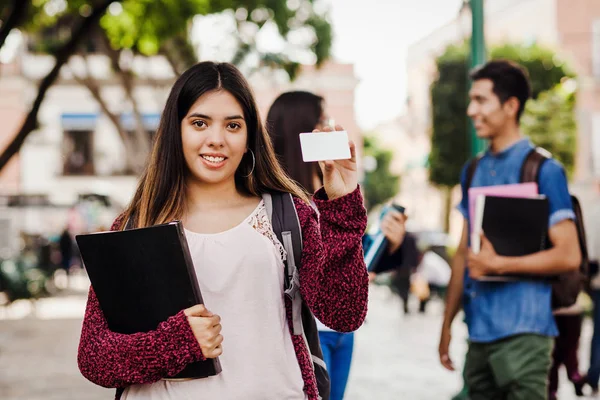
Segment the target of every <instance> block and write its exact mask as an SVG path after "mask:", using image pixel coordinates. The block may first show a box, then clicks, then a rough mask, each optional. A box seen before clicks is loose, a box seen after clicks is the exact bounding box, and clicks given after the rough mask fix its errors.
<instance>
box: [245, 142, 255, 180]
mask: <svg viewBox="0 0 600 400" xmlns="http://www.w3.org/2000/svg"><path fill="white" fill-rule="evenodd" d="M248 150H250V154H251V155H252V169H251V170H250V173H249V174H248V175H242V177H244V178H248V177H250V175H252V173H253V172H254V168H255V167H256V157H254V152H253V151H252V149H248Z"/></svg>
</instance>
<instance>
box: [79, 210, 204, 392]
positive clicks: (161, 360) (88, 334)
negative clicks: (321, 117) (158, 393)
mask: <svg viewBox="0 0 600 400" xmlns="http://www.w3.org/2000/svg"><path fill="white" fill-rule="evenodd" d="M121 223H122V217H119V218H117V219H116V220H115V222H114V223H113V226H112V228H111V230H117V229H118V228H119V226H120V225H121ZM203 359H204V356H203V355H202V351H201V349H200V345H199V344H198V341H197V340H196V338H195V336H194V333H193V332H192V329H191V328H190V325H189V323H188V319H187V317H186V316H185V314H184V312H183V311H181V312H179V313H178V314H177V315H174V316H172V317H171V318H169V319H168V320H167V321H165V322H162V323H161V324H160V325H159V326H158V327H157V329H156V330H154V331H151V332H146V333H136V334H132V335H125V334H121V333H115V332H112V331H110V330H109V329H108V323H107V322H106V318H105V317H104V314H103V313H102V310H101V309H100V304H99V303H98V299H97V298H96V295H95V293H94V290H93V288H90V292H89V295H88V301H87V307H86V310H85V317H84V319H83V328H82V331H81V339H80V342H79V352H78V355H77V362H78V364H79V370H80V371H81V373H82V375H83V376H85V377H86V378H87V379H89V380H90V381H92V382H94V383H96V384H98V385H101V386H104V387H116V388H119V387H125V386H128V385H131V384H139V383H152V382H156V381H158V380H160V379H161V378H164V377H167V376H172V375H175V374H177V373H178V372H180V371H181V370H183V368H184V367H185V366H186V365H187V364H188V363H191V362H194V361H198V360H203Z"/></svg>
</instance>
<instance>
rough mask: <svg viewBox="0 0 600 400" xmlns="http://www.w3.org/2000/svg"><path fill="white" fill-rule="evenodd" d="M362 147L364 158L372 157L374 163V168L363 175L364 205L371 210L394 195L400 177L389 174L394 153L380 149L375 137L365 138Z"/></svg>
mask: <svg viewBox="0 0 600 400" xmlns="http://www.w3.org/2000/svg"><path fill="white" fill-rule="evenodd" d="M363 146H364V148H363V152H364V155H365V157H372V159H374V160H375V161H376V165H375V168H374V169H373V170H372V171H367V172H366V173H365V178H364V182H363V186H364V193H365V203H366V206H367V209H369V210H371V209H372V208H373V207H376V206H377V205H379V204H383V203H385V202H386V201H387V200H389V199H391V198H392V197H394V196H395V195H396V193H397V192H398V187H399V184H400V177H399V176H397V175H394V174H392V173H391V172H390V165H391V163H392V159H393V157H394V153H393V152H392V151H391V150H388V149H385V148H383V147H381V145H380V144H379V142H378V140H377V138H376V137H375V136H373V135H371V136H365V138H364V142H363ZM374 164H375V163H374Z"/></svg>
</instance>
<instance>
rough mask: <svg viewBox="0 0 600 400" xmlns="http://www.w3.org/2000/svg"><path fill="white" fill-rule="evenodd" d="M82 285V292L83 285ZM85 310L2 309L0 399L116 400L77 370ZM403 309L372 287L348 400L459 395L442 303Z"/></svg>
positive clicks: (66, 299)
mask: <svg viewBox="0 0 600 400" xmlns="http://www.w3.org/2000/svg"><path fill="white" fill-rule="evenodd" d="M78 285H79V286H78V288H79V289H83V288H84V287H85V282H79V284H78ZM84 306H85V297H84V296H83V294H82V292H81V291H73V290H71V291H69V292H66V293H64V294H63V295H61V296H60V297H56V298H51V299H45V300H43V301H40V302H39V304H38V306H37V307H36V310H35V312H32V310H31V308H30V306H29V304H28V303H26V302H20V303H17V304H15V305H13V306H12V307H10V308H9V309H6V308H5V309H0V399H3V400H17V399H18V400H37V399H39V400H42V399H44V400H59V399H60V400H66V399H78V400H79V399H82V400H104V399H112V397H113V391H112V390H109V389H103V388H100V387H97V386H95V385H93V384H91V383H89V382H87V381H86V380H85V379H84V378H82V377H81V376H80V375H79V372H78V370H77V365H76V353H77V344H78V340H79V332H80V328H81V315H82V313H83V310H84ZM412 306H413V308H415V307H416V304H412ZM400 309H401V308H400V304H399V301H398V300H397V298H395V297H393V296H391V295H390V294H389V292H388V291H387V289H386V288H384V287H373V288H372V291H371V296H370V311H369V315H368V317H367V323H366V325H365V326H363V327H362V328H361V329H360V330H359V331H358V333H357V334H356V345H355V354H354V356H355V357H354V363H353V366H352V370H351V375H350V382H349V385H348V390H347V396H346V400H387V399H390V400H392V399H405V400H431V399H436V400H438V399H439V400H444V399H449V398H450V397H451V396H452V395H453V394H454V393H455V392H456V391H458V390H459V389H460V386H461V382H460V376H459V374H458V373H454V374H453V373H449V372H447V371H445V370H443V369H442V368H441V367H440V366H439V364H438V362H437V355H436V348H437V338H438V334H439V325H440V315H441V304H440V303H439V302H437V303H435V302H434V303H432V304H431V306H430V308H429V309H428V310H427V314H426V315H418V314H413V315H410V316H408V317H404V316H402V315H401V314H400V312H399V311H400ZM465 333H466V332H465V329H464V327H463V326H462V324H461V323H459V322H457V323H456V324H455V326H454V333H453V336H454V342H453V345H452V349H451V353H452V355H453V356H454V359H455V362H456V363H457V364H459V365H462V359H463V357H462V356H463V354H464V351H465ZM590 334H591V332H590V326H589V323H587V324H586V326H585V328H584V334H583V337H582V349H581V351H582V354H584V355H586V356H584V357H582V368H584V367H585V366H586V365H587V361H586V359H587V354H588V346H587V345H588V343H589V336H590ZM563 379H564V376H563ZM560 399H561V400H574V399H575V396H574V395H573V394H572V387H571V386H570V385H567V384H563V386H562V387H561V397H560Z"/></svg>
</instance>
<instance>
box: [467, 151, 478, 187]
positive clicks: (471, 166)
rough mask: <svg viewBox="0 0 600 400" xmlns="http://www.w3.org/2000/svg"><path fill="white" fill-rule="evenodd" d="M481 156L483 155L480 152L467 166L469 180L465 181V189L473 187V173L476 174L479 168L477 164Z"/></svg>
mask: <svg viewBox="0 0 600 400" xmlns="http://www.w3.org/2000/svg"><path fill="white" fill-rule="evenodd" d="M481 157H482V155H481V154H480V155H478V156H477V157H473V158H472V159H471V161H469V165H468V166H467V180H466V182H465V189H469V188H470V187H471V182H472V181H473V175H475V170H476V169H477V164H479V160H481Z"/></svg>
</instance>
